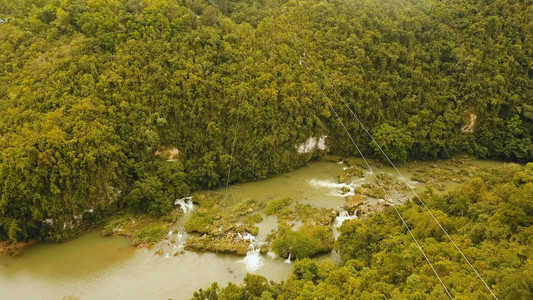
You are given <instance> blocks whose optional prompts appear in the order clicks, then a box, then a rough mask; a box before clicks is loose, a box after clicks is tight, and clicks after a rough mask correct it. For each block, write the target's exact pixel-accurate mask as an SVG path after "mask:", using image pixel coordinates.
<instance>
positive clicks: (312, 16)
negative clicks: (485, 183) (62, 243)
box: [0, 0, 533, 241]
mask: <svg viewBox="0 0 533 300" xmlns="http://www.w3.org/2000/svg"><path fill="white" fill-rule="evenodd" d="M532 7H533V6H532V2H531V1H530V0H528V1H517V0H508V1H504V0H502V1H479V0H462V1H459V0H450V1H437V0H429V1H419V0H383V1H362V0H358V1H292V0H291V1H286V2H283V1H282V2H278V1H250V0H247V1H222V0H215V1H205V0H183V1H170V0H106V1H103V0H73V1H66V0H0V19H2V20H3V21H2V22H1V23H0V239H7V238H9V239H11V240H13V241H16V240H22V239H41V238H49V239H53V240H60V239H63V238H66V237H69V236H71V235H72V234H74V233H75V232H77V231H79V229H80V226H81V227H82V226H83V224H85V223H86V222H85V221H87V220H92V219H98V218H99V216H101V215H103V214H106V213H109V212H112V211H114V210H117V209H130V210H133V211H138V212H145V213H151V214H156V215H157V214H161V213H164V212H165V211H166V210H168V208H169V207H170V204H171V203H172V200H173V199H175V198H176V197H181V196H185V195H186V194H187V193H188V192H189V190H190V189H193V190H194V189H199V188H210V187H215V186H218V185H219V184H220V182H221V181H224V177H225V176H226V174H227V170H228V165H229V158H230V152H231V146H232V141H233V132H234V130H233V129H234V124H235V120H236V118H237V117H239V119H240V124H241V125H240V126H239V130H238V132H237V142H236V144H235V158H234V165H233V168H232V172H231V178H230V181H231V182H234V181H247V180H255V179H260V178H266V177H269V176H272V175H274V174H278V173H280V172H284V171H287V170H291V169H294V168H296V167H298V166H301V165H303V164H304V163H305V162H306V161H308V160H309V159H311V158H313V157H314V156H316V155H320V152H317V153H314V154H304V155H301V154H299V153H298V152H297V147H296V145H298V144H300V143H303V142H305V141H306V140H307V139H308V138H309V137H313V136H322V135H327V137H328V138H327V144H328V146H329V151H330V152H332V153H336V154H353V153H354V151H355V150H354V149H353V146H352V145H351V144H350V143H349V140H347V138H346V136H345V134H344V131H343V130H342V127H340V125H339V124H338V122H337V120H336V118H335V117H334V115H332V113H331V112H330V110H329V107H328V104H327V101H326V100H325V99H323V98H322V97H321V94H320V91H319V90H318V87H317V86H316V84H315V82H314V81H313V79H312V78H311V76H310V74H309V73H308V72H307V70H305V68H303V66H302V65H301V64H300V63H299V61H300V60H301V59H302V57H300V56H299V53H298V52H299V51H300V52H301V51H303V52H306V53H305V54H306V56H305V57H303V59H306V60H309V61H310V58H313V60H314V61H315V62H316V63H317V66H319V67H320V69H322V70H323V71H324V73H325V74H326V75H327V76H328V78H330V80H331V81H332V83H333V84H334V85H335V86H336V87H337V89H338V92H339V93H340V94H341V95H342V96H343V97H344V98H345V99H346V101H347V104H348V105H349V106H350V107H351V108H352V109H353V110H355V112H357V114H358V116H359V117H360V119H361V120H362V121H363V122H364V124H365V126H367V127H368V128H369V129H370V131H371V132H372V133H373V134H375V136H376V139H377V141H378V142H379V143H380V144H382V146H383V147H384V148H385V149H386V150H387V152H388V154H389V155H390V157H391V158H393V159H395V160H408V159H413V158H417V159H419V158H445V157H449V156H452V155H455V154H458V153H470V154H474V155H476V156H478V157H487V158H498V159H508V160H517V161H527V160H531V158H532V157H533V146H532V144H533V143H532V141H531V137H532V136H533V135H532V133H533V119H532V113H531V112H532V111H533V110H532V107H533V94H532V93H533V88H532V87H533V76H532V75H533V73H532V72H533V69H532V66H533V61H532V59H533V51H532V49H533V48H532V38H533V34H532V31H531V28H533V20H532V18H531V15H532V14H533V12H532ZM303 49H305V50H303ZM298 50H299V51H298ZM310 65H311V68H312V70H313V72H315V73H316V74H317V76H316V77H317V78H318V81H319V82H320V83H321V84H323V86H324V87H325V93H326V95H328V96H329V97H331V99H332V100H334V103H335V108H336V109H338V111H339V112H340V115H341V117H342V118H343V119H344V120H345V122H346V123H347V126H348V130H350V131H351V132H354V133H355V134H354V136H355V139H356V142H358V143H359V145H361V147H362V149H363V151H364V152H365V153H367V154H370V155H376V156H377V155H378V152H377V149H376V147H374V146H373V145H372V144H371V142H370V140H369V139H368V137H367V136H366V135H365V133H364V131H363V130H362V128H360V126H358V125H357V124H356V123H355V122H351V121H350V120H352V117H351V115H350V114H349V112H348V110H346V109H344V108H343V107H342V105H341V104H340V103H339V101H338V99H336V98H335V93H334V92H333V91H332V90H331V88H329V87H328V85H327V84H326V83H327V82H325V81H324V80H323V78H321V77H320V76H318V74H319V71H318V69H317V68H316V67H315V66H314V65H313V64H312V63H310ZM241 99H242V105H239V103H240V101H241ZM239 107H240V109H239ZM472 115H474V116H475V119H474V123H473V124H470V125H471V126H469V127H465V128H467V129H465V130H462V127H463V126H465V125H467V124H469V122H471V120H472V117H471V116H472ZM162 149H176V151H177V153H179V154H178V155H177V158H176V159H173V161H166V160H165V158H161V157H159V156H157V155H155V153H157V152H158V151H159V152H160V151H161V150H162ZM174 160H177V161H174ZM171 186H172V187H171Z"/></svg>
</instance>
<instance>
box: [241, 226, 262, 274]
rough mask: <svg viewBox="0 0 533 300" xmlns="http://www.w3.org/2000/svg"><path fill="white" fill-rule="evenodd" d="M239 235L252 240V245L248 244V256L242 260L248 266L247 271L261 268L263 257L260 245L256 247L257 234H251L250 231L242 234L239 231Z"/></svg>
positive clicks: (243, 238)
mask: <svg viewBox="0 0 533 300" xmlns="http://www.w3.org/2000/svg"><path fill="white" fill-rule="evenodd" d="M238 237H239V238H240V239H242V240H245V241H249V242H250V245H249V246H248V252H246V256H245V257H244V259H242V260H240V262H243V263H244V265H245V266H246V271H248V272H254V271H257V270H259V269H260V268H261V267H262V266H263V258H262V257H261V253H260V252H261V249H260V247H257V249H256V247H255V245H254V244H255V242H256V238H255V236H253V235H251V234H250V233H247V234H246V235H245V236H242V235H241V234H240V233H238Z"/></svg>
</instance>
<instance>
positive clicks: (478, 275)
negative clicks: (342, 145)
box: [284, 19, 498, 299]
mask: <svg viewBox="0 0 533 300" xmlns="http://www.w3.org/2000/svg"><path fill="white" fill-rule="evenodd" d="M284 20H285V22H286V23H287V26H288V27H289V29H290V30H291V31H292V32H293V33H294V35H295V38H296V39H297V40H298V36H297V34H296V33H295V31H294V30H293V29H292V26H291V24H290V23H289V22H288V21H287V19H284ZM289 38H290V39H291V41H292V38H291V37H289ZM299 44H300V45H301V47H302V48H303V50H304V53H306V52H307V50H306V49H305V46H304V45H303V43H300V42H299ZM307 57H309V59H310V60H311V62H312V63H313V65H314V66H315V68H316V69H318V71H319V72H320V74H321V75H322V77H323V78H324V79H325V80H326V82H327V83H328V84H329V86H331V88H332V89H333V90H334V91H335V94H336V95H337V97H338V98H339V99H340V100H341V101H342V103H343V104H344V106H346V108H347V109H348V110H349V111H350V113H351V114H352V116H353V118H354V119H355V120H356V121H357V123H358V124H359V125H360V126H361V127H362V128H363V130H364V131H365V132H366V134H367V135H368V136H369V137H370V139H371V140H372V142H373V143H374V144H375V145H376V146H377V147H378V149H379V151H380V152H381V153H382V154H383V156H384V157H385V158H386V159H387V161H388V162H389V163H390V164H391V165H392V167H393V168H394V170H395V171H396V173H398V175H399V176H400V177H401V178H402V180H403V181H404V182H405V184H406V185H407V186H408V187H409V189H410V190H411V191H412V192H413V194H414V195H415V197H416V198H417V199H418V201H419V202H420V203H421V204H422V206H423V207H424V208H425V210H426V211H427V212H428V213H429V214H430V216H431V217H432V218H433V220H434V221H435V222H436V223H437V224H438V226H439V227H440V229H441V230H442V231H443V232H444V234H445V235H446V236H447V237H448V239H449V240H450V241H451V242H452V244H453V245H454V247H455V249H457V251H458V252H459V253H460V254H461V256H462V257H463V258H464V260H465V261H466V262H467V264H468V265H469V266H470V268H471V269H472V270H473V271H474V273H475V274H476V275H477V277H478V278H479V279H480V280H481V282H483V284H484V285H485V287H486V288H487V289H488V290H489V292H490V293H491V294H492V296H493V297H494V298H495V299H498V297H497V296H496V295H495V294H494V292H493V291H492V289H491V288H490V287H489V285H488V284H487V283H486V282H485V280H484V279H483V277H481V275H480V274H479V272H478V271H477V270H476V268H475V267H474V266H473V265H472V263H471V262H470V260H469V259H468V258H467V257H466V255H465V254H464V253H463V251H461V249H460V248H459V246H457V244H456V243H455V241H454V240H453V239H452V238H451V236H450V235H449V234H448V232H447V231H446V229H444V227H443V226H442V225H441V223H440V222H439V221H438V220H437V218H436V217H435V216H434V215H433V213H432V212H431V210H430V209H429V208H428V207H427V205H426V203H425V202H424V201H422V199H421V198H420V196H419V195H418V193H417V192H416V191H415V189H414V188H413V187H412V186H411V184H409V181H408V180H407V179H406V178H405V177H404V176H403V174H402V173H401V172H400V170H398V168H397V167H396V165H395V164H394V163H393V162H392V160H391V159H390V158H389V156H388V155H387V154H386V153H385V151H384V150H383V149H382V148H381V146H380V145H379V144H378V142H377V141H376V140H375V139H374V137H373V136H372V134H371V133H370V131H369V130H368V129H367V128H366V126H364V124H363V122H361V120H360V119H359V117H358V116H357V114H356V113H355V111H354V110H352V109H351V108H350V106H349V105H348V103H347V102H346V100H345V99H344V97H342V96H341V94H340V93H339V91H338V90H337V89H336V88H335V86H334V85H333V83H332V82H331V81H330V80H329V78H328V77H327V76H326V75H325V74H324V72H323V71H322V69H321V68H320V67H319V66H318V64H317V63H316V62H315V60H314V59H313V58H312V57H311V56H310V55H308V56H307Z"/></svg>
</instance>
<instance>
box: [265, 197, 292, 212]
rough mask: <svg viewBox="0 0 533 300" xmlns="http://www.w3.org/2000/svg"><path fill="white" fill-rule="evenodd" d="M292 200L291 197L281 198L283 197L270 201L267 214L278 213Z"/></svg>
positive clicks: (266, 210)
mask: <svg viewBox="0 0 533 300" xmlns="http://www.w3.org/2000/svg"><path fill="white" fill-rule="evenodd" d="M291 202H292V199H291V198H281V199H277V200H273V201H270V202H269V203H268V204H267V206H266V209H265V214H266V215H267V216H271V215H273V214H276V213H277V212H278V211H280V210H281V209H282V208H284V207H287V206H289V205H290V204H291Z"/></svg>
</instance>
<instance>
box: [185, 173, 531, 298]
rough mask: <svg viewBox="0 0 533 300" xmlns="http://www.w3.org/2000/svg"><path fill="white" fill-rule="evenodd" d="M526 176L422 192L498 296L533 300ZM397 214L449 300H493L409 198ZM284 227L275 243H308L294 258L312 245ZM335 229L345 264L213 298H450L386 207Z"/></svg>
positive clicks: (324, 264)
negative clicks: (414, 239) (400, 216)
mask: <svg viewBox="0 0 533 300" xmlns="http://www.w3.org/2000/svg"><path fill="white" fill-rule="evenodd" d="M532 170H533V164H531V163H530V164H528V165H526V166H525V167H521V166H518V165H513V164H509V165H507V166H505V167H504V168H502V169H498V170H495V171H491V172H483V173H479V174H478V175H479V176H480V177H477V178H473V179H472V180H470V181H469V182H466V183H464V184H463V185H462V186H461V187H460V188H459V189H457V190H455V191H452V192H449V193H447V194H444V195H438V194H435V193H432V192H431V191H429V192H427V193H425V195H423V199H424V200H426V203H427V205H428V207H430V208H431V210H432V212H433V214H434V215H435V217H436V218H437V219H439V221H440V222H442V224H443V226H444V227H445V228H446V230H447V231H448V232H449V233H450V235H451V236H452V238H453V239H454V241H455V242H456V243H457V244H458V246H459V247H460V248H461V249H462V251H463V252H464V253H465V255H466V256H467V257H468V258H469V260H470V261H471V262H472V263H473V265H474V266H475V267H476V269H477V270H478V271H479V273H480V274H481V276H483V278H484V279H485V280H486V282H487V284H488V285H489V286H491V288H492V289H493V291H494V292H495V294H496V295H497V296H498V297H499V298H500V299H531V297H532V296H533V276H532V274H533V265H532V264H531V260H532V258H533V247H531V245H532V242H533V238H532V237H533V234H532V233H533V218H532V216H533V202H532V201H531V196H532V195H533V176H531V175H532V174H533V172H532ZM397 208H398V209H399V211H400V213H401V214H402V215H403V216H404V218H405V220H406V221H407V222H408V223H409V227H410V228H411V229H412V231H413V234H414V235H415V236H416V237H417V239H418V242H419V243H420V245H421V247H422V248H423V249H424V251H425V252H426V254H427V255H428V258H429V259H430V260H431V261H432V262H433V265H434V267H435V269H436V270H437V272H438V273H439V275H440V276H441V278H442V280H443V282H444V283H445V284H446V286H447V287H448V288H450V292H451V294H452V296H453V297H454V299H489V298H492V296H491V295H490V293H489V292H488V290H487V289H486V288H485V287H484V285H483V284H482V283H481V282H480V281H479V279H478V278H477V277H476V275H475V274H473V272H472V271H471V270H470V269H469V268H468V267H467V266H466V264H465V262H464V260H463V258H462V257H461V256H460V255H459V254H458V252H457V251H456V249H455V247H454V246H453V245H452V244H451V243H450V242H449V240H448V239H446V238H442V236H441V235H442V234H441V233H440V232H438V230H436V229H435V228H434V225H433V224H431V223H434V222H430V220H429V219H428V214H427V212H426V211H425V210H424V209H421V207H420V206H419V205H418V204H417V203H416V201H413V202H408V203H406V204H405V205H402V206H397ZM282 230H284V232H283V233H281V232H280V234H283V235H284V240H283V243H280V245H281V246H284V247H285V245H287V244H288V243H289V242H290V241H297V243H298V245H299V246H300V247H301V245H306V246H307V248H306V249H302V250H301V251H304V250H307V249H308V248H310V247H311V245H312V242H311V241H309V240H306V239H305V238H304V237H303V235H302V234H298V233H297V232H294V231H291V230H290V229H288V228H285V229H282ZM339 230H340V232H341V234H340V236H339V238H338V241H337V242H336V246H335V247H336V250H337V251H338V252H339V254H340V255H341V257H342V260H343V262H344V263H343V265H341V266H337V265H335V264H333V263H332V262H328V261H317V260H312V259H302V260H299V261H296V262H295V264H294V268H293V272H292V275H291V277H290V278H289V279H288V280H287V281H285V282H282V283H279V284H276V283H273V282H270V283H267V281H266V279H264V278H259V277H254V280H253V282H254V283H255V284H254V285H250V284H248V283H245V284H244V285H241V286H237V285H235V284H230V285H228V287H226V288H219V287H218V285H217V286H216V287H217V293H218V294H217V295H219V296H221V295H231V297H229V298H222V296H221V298H220V299H259V296H258V295H259V293H261V294H260V295H261V296H264V297H266V295H268V297H271V298H267V299H443V300H444V299H449V297H448V296H447V295H446V293H445V291H444V289H443V288H442V286H441V284H440V282H439V281H438V279H437V278H436V277H435V275H434V273H433V271H432V270H431V268H430V267H429V265H428V264H427V262H426V260H425V258H424V256H422V254H421V253H420V251H419V249H418V247H417V246H416V245H415V243H414V241H413V240H412V238H411V236H410V235H409V233H408V232H407V231H406V229H405V227H404V225H403V224H402V223H401V222H400V220H399V218H398V216H397V214H396V212H395V211H394V209H393V208H392V207H389V208H387V209H386V210H385V211H384V212H383V213H375V214H373V215H371V216H370V217H368V218H364V219H360V220H351V221H345V222H344V223H343V225H342V226H341V227H340V229H339ZM294 246H295V245H293V247H294ZM302 248H303V247H302ZM252 293H253V296H252ZM267 293H268V294H267ZM196 295H198V294H195V297H196ZM195 299H205V298H195Z"/></svg>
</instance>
